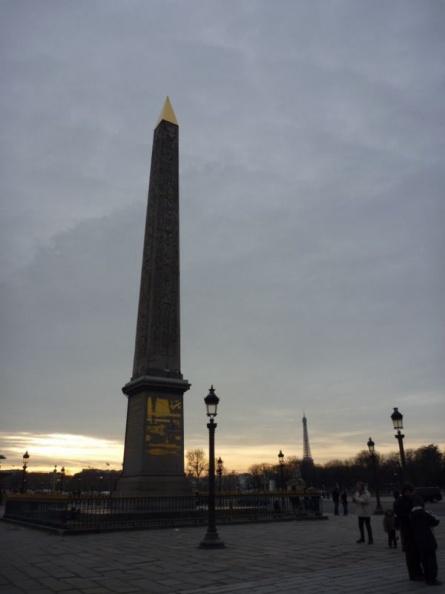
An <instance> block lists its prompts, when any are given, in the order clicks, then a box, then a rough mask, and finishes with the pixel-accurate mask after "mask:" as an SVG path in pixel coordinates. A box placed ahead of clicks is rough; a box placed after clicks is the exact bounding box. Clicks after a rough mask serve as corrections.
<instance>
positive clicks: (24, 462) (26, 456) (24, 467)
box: [20, 450, 29, 493]
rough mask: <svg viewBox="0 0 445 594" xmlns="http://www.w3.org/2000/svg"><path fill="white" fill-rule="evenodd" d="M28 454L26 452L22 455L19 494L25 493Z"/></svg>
mask: <svg viewBox="0 0 445 594" xmlns="http://www.w3.org/2000/svg"><path fill="white" fill-rule="evenodd" d="M28 460H29V454H28V450H26V452H25V453H24V454H23V467H22V468H23V472H22V484H21V487H20V493H26V469H27V468H28Z"/></svg>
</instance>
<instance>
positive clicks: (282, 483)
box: [278, 450, 284, 490]
mask: <svg viewBox="0 0 445 594" xmlns="http://www.w3.org/2000/svg"><path fill="white" fill-rule="evenodd" d="M278 460H279V462H280V483H281V484H280V489H281V490H283V489H284V481H283V466H284V462H283V460H284V454H283V452H282V451H281V450H280V451H279V452H278Z"/></svg>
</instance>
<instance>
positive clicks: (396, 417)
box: [391, 407, 406, 485]
mask: <svg viewBox="0 0 445 594" xmlns="http://www.w3.org/2000/svg"><path fill="white" fill-rule="evenodd" d="M391 421H392V424H393V426H394V430H395V431H397V433H396V434H395V436H394V437H395V438H396V439H397V441H398V442H399V450H400V479H401V480H400V482H401V483H402V485H403V483H404V482H405V476H406V461H405V450H404V449H403V438H404V437H405V436H404V435H403V434H402V432H401V431H400V429H403V415H402V413H401V412H400V411H399V409H398V408H396V407H394V412H393V413H392V415H391Z"/></svg>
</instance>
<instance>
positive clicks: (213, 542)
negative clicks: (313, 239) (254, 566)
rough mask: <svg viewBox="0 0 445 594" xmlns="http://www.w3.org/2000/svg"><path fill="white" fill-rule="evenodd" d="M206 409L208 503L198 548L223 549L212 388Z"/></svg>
mask: <svg viewBox="0 0 445 594" xmlns="http://www.w3.org/2000/svg"><path fill="white" fill-rule="evenodd" d="M204 402H205V405H206V408H207V416H208V417H209V419H210V421H209V422H208V423H207V428H208V430H209V498H208V499H209V502H208V506H207V508H208V514H207V515H208V525H207V532H206V535H205V536H204V538H203V540H202V541H201V542H200V544H199V546H200V548H211V549H216V548H223V547H224V546H225V545H224V542H223V541H222V540H220V538H219V536H218V531H217V529H216V514H215V429H216V427H217V425H216V423H215V420H214V417H216V414H217V410H218V402H219V398H218V396H217V395H216V394H215V390H214V388H213V386H212V387H211V388H210V391H209V393H208V394H207V396H206V397H205V398H204Z"/></svg>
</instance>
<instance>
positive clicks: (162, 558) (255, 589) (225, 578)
mask: <svg viewBox="0 0 445 594" xmlns="http://www.w3.org/2000/svg"><path fill="white" fill-rule="evenodd" d="M444 523H445V521H443V523H441V524H442V525H439V527H438V528H437V529H436V537H437V540H438V542H439V550H438V561H439V579H440V578H441V575H440V574H442V579H443V581H444V586H439V587H435V588H433V591H434V592H445V530H444V528H445V526H444V525H443V524H444ZM372 524H373V528H374V541H375V544H374V545H368V544H366V543H365V544H360V545H359V544H356V540H357V538H358V529H357V518H356V516H355V515H349V516H346V517H344V516H333V515H331V514H328V519H327V520H318V521H306V522H283V523H267V524H253V525H240V526H221V527H219V528H218V532H219V535H220V538H221V539H222V540H223V541H224V542H225V544H226V548H224V549H217V550H206V549H199V548H198V544H199V542H200V541H201V539H202V538H203V536H204V533H205V530H204V531H203V530H202V528H183V529H163V530H144V531H136V532H112V533H100V534H88V535H83V536H82V535H79V536H59V535H54V534H48V533H46V532H42V531H40V530H33V529H30V528H24V527H21V526H17V525H14V524H10V523H7V522H0V592H1V594H22V593H23V592H25V593H31V594H48V593H52V592H63V593H64V594H111V593H113V594H114V593H121V594H127V593H128V594H130V593H147V594H152V593H153V594H158V593H159V594H175V593H178V594H179V593H181V594H232V593H233V594H248V593H249V594H251V593H255V594H275V593H280V594H281V593H288V594H290V593H294V592H299V593H303V594H319V593H320V592H322V591H323V592H329V594H336V593H339V592H341V593H347V592H351V593H352V592H354V594H356V593H357V592H359V593H360V594H399V593H409V592H421V591H425V590H428V589H429V588H428V587H427V586H425V585H424V584H423V583H421V582H420V583H419V582H410V581H409V580H408V578H407V572H406V567H405V560H404V556H403V553H402V552H401V550H400V547H399V548H398V549H397V550H394V549H388V547H387V543H386V537H385V534H384V532H383V529H382V518H381V516H373V518H372Z"/></svg>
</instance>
